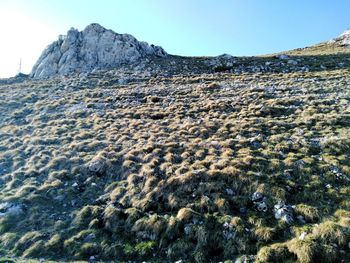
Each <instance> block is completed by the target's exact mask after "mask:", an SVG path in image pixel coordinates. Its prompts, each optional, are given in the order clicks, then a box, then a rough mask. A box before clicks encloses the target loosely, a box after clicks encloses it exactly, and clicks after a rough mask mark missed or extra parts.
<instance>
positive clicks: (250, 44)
mask: <svg viewBox="0 0 350 263" xmlns="http://www.w3.org/2000/svg"><path fill="white" fill-rule="evenodd" d="M93 22H97V23H100V24H101V25H103V26H104V27H106V28H109V29H112V30H114V31H116V32H118V33H130V34H132V35H134V36H135V37H136V38H138V39H139V40H144V41H147V42H149V43H153V44H156V45H161V46H162V47H163V48H164V49H165V50H166V51H167V52H168V53H171V54H177V55H188V56H189V55H193V56H199V55H219V54H223V53H228V54H232V55H236V56H242V55H257V54H266V53H273V52H277V51H283V50H288V49H293V48H298V47H304V46H307V45H312V44H315V43H318V42H321V41H324V40H328V39H331V38H333V37H336V36H337V35H339V34H340V33H341V32H342V31H344V30H345V29H347V28H349V27H350V0H318V1H317V0H289V1H288V0H123V1H122V0H100V1H98V0H95V1H93V0H0V34H1V36H2V37H1V41H0V42H2V43H0V52H1V53H0V77H4V76H6V75H11V74H12V75H13V74H15V73H16V70H17V68H18V62H19V59H20V58H22V60H23V67H22V70H23V71H24V72H26V73H28V71H29V70H30V68H31V67H32V66H33V64H34V62H35V60H36V59H37V58H38V56H39V55H40V53H41V51H42V49H43V48H44V47H45V46H46V45H48V44H49V43H50V42H52V41H53V40H55V39H56V38H57V35H58V34H65V33H66V32H67V30H68V29H69V28H70V27H75V28H78V29H80V30H82V29H84V28H85V26H86V25H88V24H90V23H93ZM13 31H15V32H13ZM1 61H2V62H1Z"/></svg>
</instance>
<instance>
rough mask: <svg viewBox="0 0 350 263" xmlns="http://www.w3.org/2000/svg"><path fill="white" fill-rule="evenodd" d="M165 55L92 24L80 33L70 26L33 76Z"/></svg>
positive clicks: (48, 50) (152, 46)
mask: <svg viewBox="0 0 350 263" xmlns="http://www.w3.org/2000/svg"><path fill="white" fill-rule="evenodd" d="M166 55H167V53H166V52H165V51H164V50H163V48H161V47H159V46H154V45H149V44H148V43H146V42H140V41H138V40H137V39H136V38H135V37H133V36H131V35H129V34H117V33H115V32H113V31H112V30H108V29H105V28H104V27H102V26H100V25H99V24H91V25H89V26H87V27H86V28H85V29H84V30H83V31H81V32H80V31H78V30H77V29H74V28H71V29H70V30H69V31H68V33H67V35H66V36H60V37H59V39H58V40H57V41H55V42H53V43H52V44H51V45H49V46H48V47H47V48H46V49H45V50H44V51H43V53H42V54H41V56H40V58H39V59H38V61H37V62H36V64H35V65H34V67H33V69H32V72H31V73H30V77H33V78H38V79H41V78H49V77H53V76H56V75H69V74H72V73H79V72H91V71H93V70H95V69H107V68H113V67H117V66H120V65H122V64H128V63H133V62H136V61H138V60H140V59H142V58H145V57H147V56H156V57H165V56H166Z"/></svg>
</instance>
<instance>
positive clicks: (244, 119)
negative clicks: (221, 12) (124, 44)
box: [0, 50, 350, 262]
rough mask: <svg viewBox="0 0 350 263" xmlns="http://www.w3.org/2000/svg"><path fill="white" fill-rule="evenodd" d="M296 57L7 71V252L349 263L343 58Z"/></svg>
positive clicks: (2, 139) (347, 82) (349, 123)
mask: <svg viewBox="0 0 350 263" xmlns="http://www.w3.org/2000/svg"><path fill="white" fill-rule="evenodd" d="M293 52H299V53H298V54H297V56H293V53H290V54H288V55H286V54H279V55H276V56H266V57H254V58H248V57H247V58H236V57H231V56H227V55H224V56H221V57H217V58H205V57H203V58H182V57H176V56H169V57H168V58H167V59H166V60H164V59H161V58H152V59H151V58H150V59H147V60H145V61H144V62H143V63H142V64H137V63H136V64H130V65H128V66H123V67H121V68H119V69H113V70H109V71H94V72H92V73H84V74H78V75H73V76H70V77H57V78H53V79H49V80H32V79H29V78H25V77H24V76H23V75H21V76H19V78H18V79H16V78H13V79H11V80H2V81H0V83H1V85H0V113H1V114H0V188H1V192H0V201H1V202H0V244H1V249H0V254H1V255H2V256H3V257H4V258H3V259H2V260H3V262H4V261H8V262H11V260H13V261H17V260H18V261H21V260H22V261H27V260H28V259H33V261H35V260H42V259H45V260H53V261H72V260H89V261H91V262H95V261H117V262H124V261H133V262H142V261H147V262H219V261H226V260H227V261H228V262H349V261H347V260H348V259H349V258H350V199H349V195H350V184H349V183H350V158H349V157H350V139H349V132H350V89H349V88H350V75H349V67H350V56H349V55H348V54H319V55H317V56H316V55H313V56H309V55H308V54H305V52H304V53H303V54H300V52H301V51H300V50H299V51H293ZM11 258H12V259H11Z"/></svg>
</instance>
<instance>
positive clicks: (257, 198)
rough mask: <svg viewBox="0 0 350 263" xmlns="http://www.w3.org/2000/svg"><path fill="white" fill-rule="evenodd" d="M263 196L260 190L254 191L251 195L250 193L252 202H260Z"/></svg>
mask: <svg viewBox="0 0 350 263" xmlns="http://www.w3.org/2000/svg"><path fill="white" fill-rule="evenodd" d="M263 198H264V196H263V194H262V193H260V192H255V193H254V194H253V195H252V201H253V202H261V201H262V200H263Z"/></svg>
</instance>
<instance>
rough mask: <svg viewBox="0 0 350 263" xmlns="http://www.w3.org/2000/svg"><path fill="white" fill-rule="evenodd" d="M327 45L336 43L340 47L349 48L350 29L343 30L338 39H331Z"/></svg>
mask: <svg viewBox="0 0 350 263" xmlns="http://www.w3.org/2000/svg"><path fill="white" fill-rule="evenodd" d="M328 43H329V44H334V43H337V44H339V45H342V46H349V45H350V28H349V29H347V30H345V31H344V32H343V33H342V34H340V35H339V36H338V37H336V38H333V39H331V40H330V41H328Z"/></svg>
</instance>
